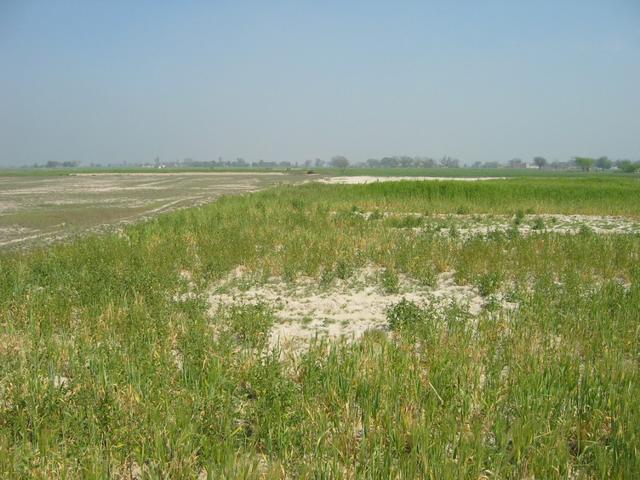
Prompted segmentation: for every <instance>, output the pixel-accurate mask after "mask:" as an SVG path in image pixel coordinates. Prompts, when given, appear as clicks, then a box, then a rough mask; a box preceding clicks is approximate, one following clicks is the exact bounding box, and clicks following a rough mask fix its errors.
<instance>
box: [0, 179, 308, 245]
mask: <svg viewBox="0 0 640 480" xmlns="http://www.w3.org/2000/svg"><path fill="white" fill-rule="evenodd" d="M305 178H308V176H305V175H302V174H300V173H297V174H286V173H277V172H269V173H266V172H181V173H155V172H150V173H92V174H75V175H65V176H53V175H51V176H6V177H2V176H0V248H8V247H14V248H15V247H18V248H21V247H24V246H28V245H32V244H34V243H46V242H50V241H53V240H57V239H62V238H67V237H69V236H73V235H77V234H79V233H85V232H91V231H103V230H105V229H109V228H113V227H114V226H117V225H123V224H129V223H134V222H138V221H141V220H144V219H147V218H150V217H153V216H155V215H158V214H160V213H166V212H169V211H172V210H177V209H181V208H185V207H191V206H196V205H202V204H205V203H209V202H211V201H213V200H215V199H216V198H218V197H220V196H221V195H228V194H241V193H248V192H254V191H257V190H261V189H263V188H266V187H270V186H274V185H277V184H282V183H296V182H300V181H302V180H303V179H305Z"/></svg>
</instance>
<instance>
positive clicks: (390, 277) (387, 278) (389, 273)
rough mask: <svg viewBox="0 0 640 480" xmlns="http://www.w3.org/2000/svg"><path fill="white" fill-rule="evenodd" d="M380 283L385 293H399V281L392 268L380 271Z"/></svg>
mask: <svg viewBox="0 0 640 480" xmlns="http://www.w3.org/2000/svg"><path fill="white" fill-rule="evenodd" d="M381 283H382V288H383V289H384V291H385V292H386V293H398V292H399V291H400V280H399V279H398V274H397V273H396V271H395V270H394V269H393V268H385V269H384V270H383V271H382V275H381Z"/></svg>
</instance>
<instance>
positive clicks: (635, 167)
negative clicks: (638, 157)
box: [616, 160, 640, 173]
mask: <svg viewBox="0 0 640 480" xmlns="http://www.w3.org/2000/svg"><path fill="white" fill-rule="evenodd" d="M616 166H617V167H618V169H619V170H620V171H622V172H624V173H635V172H637V171H640V163H638V162H636V163H633V162H631V160H618V161H617V162H616Z"/></svg>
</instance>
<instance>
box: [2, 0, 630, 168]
mask: <svg viewBox="0 0 640 480" xmlns="http://www.w3.org/2000/svg"><path fill="white" fill-rule="evenodd" d="M0 58H1V59H2V75H0V105H2V108H1V109H0V166H8V165H27V164H34V163H46V162H47V161H59V162H63V161H79V162H82V163H83V164H85V165H88V164H91V163H102V164H107V163H112V164H116V163H124V162H127V163H138V162H152V161H153V160H154V158H156V157H160V158H161V160H162V161H175V160H177V159H184V158H187V157H188V158H192V159H194V160H198V161H210V160H217V159H218V158H219V157H223V158H225V159H235V158H237V157H242V158H244V159H245V160H247V161H248V162H252V161H258V160H261V159H262V160H265V161H276V162H279V161H290V162H299V163H301V162H304V161H305V160H307V159H311V160H313V159H315V158H322V159H324V160H328V159H329V158H330V157H331V156H333V155H345V156H346V157H347V158H349V159H350V160H351V161H353V162H361V161H365V160H367V159H368V158H380V157H383V156H392V155H408V156H430V157H434V158H440V157H443V156H445V155H448V156H452V157H455V158H459V159H460V160H461V161H462V162H464V163H466V164H471V163H473V162H476V161H481V162H485V161H497V162H501V163H504V162H507V161H508V160H510V159H512V158H514V157H519V158H522V159H524V160H528V161H530V160H531V158H532V157H533V156H537V155H540V156H544V157H546V158H547V159H548V160H549V161H554V160H559V161H565V160H567V159H568V158H570V157H572V156H575V155H585V156H594V157H599V156H604V155H606V156H609V157H610V158H613V159H617V158H629V159H632V160H637V159H639V158H640V115H639V114H638V112H640V88H639V87H638V85H640V2H636V1H633V0H614V1H611V2H597V1H581V2H578V1H565V2H551V1H543V2H535V4H534V3H533V2H531V3H530V4H527V5H524V4H522V2H506V1H501V2H498V1H493V2H486V3H484V2H483V5H482V6H480V5H479V4H478V2H470V1H461V2H455V5H451V4H449V2H415V3H414V2H404V3H402V4H401V5H400V4H391V3H383V2H367V3H350V4H349V5H346V4H342V3H338V2H323V3H322V4H314V3H311V2H304V3H300V2H276V3H270V4H269V5H266V4H263V3H257V2H256V3H253V2H252V3H245V4H242V5H240V4H238V3H235V2H234V3H231V2H228V3H227V2H222V3H216V4H207V3H204V2H203V3H200V2H184V3H183V2H180V3H178V2H175V3H164V2H162V3H161V2H145V1H140V2H135V3H133V2H132V3H128V2H104V3H99V2H72V1H59V2H43V1H12V0H9V1H5V2H3V3H1V4H0Z"/></svg>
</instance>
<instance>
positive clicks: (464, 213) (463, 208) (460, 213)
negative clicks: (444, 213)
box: [456, 205, 469, 215]
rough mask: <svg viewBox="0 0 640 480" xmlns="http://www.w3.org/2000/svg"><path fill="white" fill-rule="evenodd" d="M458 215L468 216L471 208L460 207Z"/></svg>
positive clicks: (457, 211) (457, 209) (457, 210)
mask: <svg viewBox="0 0 640 480" xmlns="http://www.w3.org/2000/svg"><path fill="white" fill-rule="evenodd" d="M456 213H457V214H458V215H466V214H468V213H469V207H466V206H464V205H459V206H458V207H457V208H456Z"/></svg>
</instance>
